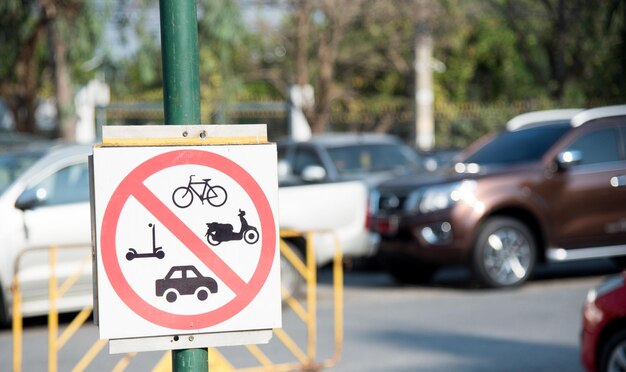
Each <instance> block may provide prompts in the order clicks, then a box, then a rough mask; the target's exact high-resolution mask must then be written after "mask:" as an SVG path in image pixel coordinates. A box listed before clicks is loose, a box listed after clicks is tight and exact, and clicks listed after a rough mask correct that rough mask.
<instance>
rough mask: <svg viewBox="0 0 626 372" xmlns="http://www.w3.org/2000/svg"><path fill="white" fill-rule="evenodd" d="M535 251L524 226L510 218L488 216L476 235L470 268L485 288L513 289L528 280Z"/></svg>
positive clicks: (533, 240) (533, 262)
mask: <svg viewBox="0 0 626 372" xmlns="http://www.w3.org/2000/svg"><path fill="white" fill-rule="evenodd" d="M536 251H537V248H536V243H535V239H534V237H533V235H532V234H531V232H530V230H529V229H528V227H526V225H524V224H522V223H521V222H519V221H518V220H515V219H513V218H508V217H492V218H490V219H488V220H487V221H486V222H485V223H484V224H483V226H482V227H481V229H480V231H479V233H478V238H477V240H476V245H475V246H474V252H473V257H472V268H473V270H474V274H475V276H476V278H477V279H478V281H479V282H480V283H481V284H483V285H485V286H487V287H492V288H502V287H513V286H517V285H520V284H522V283H524V282H525V281H526V280H528V277H529V276H530V273H531V272H532V269H533V267H534V265H535V259H536Z"/></svg>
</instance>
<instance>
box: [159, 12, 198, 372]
mask: <svg viewBox="0 0 626 372" xmlns="http://www.w3.org/2000/svg"><path fill="white" fill-rule="evenodd" d="M159 6H160V18H161V55H162V60H163V107H164V111H165V124H166V125H176V124H200V80H199V77H198V21H197V19H196V14H197V13H196V0H160V1H159ZM172 370H173V371H174V372H183V371H184V372H200V371H208V370H209V353H208V349H207V348H200V349H183V350H172Z"/></svg>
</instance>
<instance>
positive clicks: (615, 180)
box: [611, 175, 626, 187]
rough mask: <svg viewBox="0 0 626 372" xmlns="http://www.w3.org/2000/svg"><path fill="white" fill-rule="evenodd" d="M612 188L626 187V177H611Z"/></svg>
mask: <svg viewBox="0 0 626 372" xmlns="http://www.w3.org/2000/svg"><path fill="white" fill-rule="evenodd" d="M611 186H613V187H624V186H626V175H624V176H615V177H611Z"/></svg>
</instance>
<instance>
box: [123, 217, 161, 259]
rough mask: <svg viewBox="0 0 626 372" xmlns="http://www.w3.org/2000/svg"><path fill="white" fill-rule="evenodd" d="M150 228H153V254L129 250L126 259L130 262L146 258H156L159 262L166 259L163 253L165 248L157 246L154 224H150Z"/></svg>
mask: <svg viewBox="0 0 626 372" xmlns="http://www.w3.org/2000/svg"><path fill="white" fill-rule="evenodd" d="M148 227H151V228H152V252H150V253H137V250H136V249H134V248H128V253H126V259H127V260H128V261H132V260H133V259H135V258H145V257H156V258H158V259H159V260H160V259H162V258H163V257H165V252H163V247H157V246H156V240H155V233H154V224H151V223H150V224H148Z"/></svg>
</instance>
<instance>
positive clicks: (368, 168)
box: [328, 144, 419, 174]
mask: <svg viewBox="0 0 626 372" xmlns="http://www.w3.org/2000/svg"><path fill="white" fill-rule="evenodd" d="M328 154H329V155H330V157H331V159H332V160H333V163H334V164H335V167H336V168H337V171H338V172H339V173H340V174H358V173H370V172H380V171H387V170H392V169H399V168H400V169H407V168H408V169H411V170H417V169H418V168H419V162H418V155H417V153H415V152H413V151H412V150H411V149H409V148H406V147H403V146H399V145H391V144H371V145H353V146H342V147H333V148H329V149H328Z"/></svg>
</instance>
